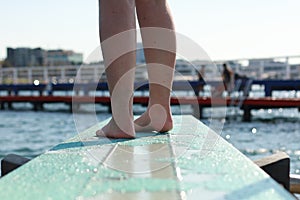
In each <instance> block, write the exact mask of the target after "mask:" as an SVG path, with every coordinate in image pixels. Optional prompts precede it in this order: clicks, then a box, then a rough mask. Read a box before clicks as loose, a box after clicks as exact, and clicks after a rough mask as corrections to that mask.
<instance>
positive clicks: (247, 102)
mask: <svg viewBox="0 0 300 200" xmlns="http://www.w3.org/2000/svg"><path fill="white" fill-rule="evenodd" d="M204 84H205V83H204V82H198V81H176V82H174V84H173V91H184V92H186V93H188V92H192V94H195V95H191V94H189V95H187V96H183V95H180V96H176V97H175V96H173V97H172V98H171V105H192V106H193V108H194V110H196V111H197V113H198V111H199V113H198V114H197V116H199V117H203V114H202V113H203V108H207V107H222V106H223V107H224V106H230V107H238V108H239V109H242V110H243V111H244V112H243V113H244V114H243V121H251V111H252V110H253V109H265V108H298V109H299V111H300V98H299V97H298V98H296V97H295V98H274V97H272V92H273V91H274V90H294V91H299V90H300V81H299V80H286V81H271V80H268V81H260V80H253V81H251V84H256V85H262V86H264V91H265V97H260V98H252V97H248V96H247V95H246V96H243V97H242V98H240V97H238V98H232V99H230V98H229V97H227V98H221V97H214V98H211V97H205V96H197V95H198V93H199V88H201V87H202V86H203V85H204ZM208 84H210V85H211V86H216V85H218V84H220V82H210V83H208ZM245 84H246V82H245V81H242V82H241V88H244V87H245ZM135 88H136V91H140V92H142V93H143V92H147V91H148V89H149V86H148V84H147V83H146V82H138V83H136V84H135ZM0 91H2V93H3V92H4V93H6V94H4V95H3V94H2V95H1V96H0V109H13V104H15V103H21V102H22V103H24V102H29V103H31V104H32V105H33V109H34V110H36V111H38V110H43V105H44V104H50V103H51V104H53V103H65V104H67V105H69V110H70V111H72V110H73V107H72V106H73V105H76V108H79V107H80V105H81V104H90V103H96V104H101V105H105V106H108V111H110V110H111V109H110V99H109V97H108V96H105V95H103V94H104V92H107V91H108V86H107V83H87V84H76V87H75V89H74V84H51V85H46V84H39V85H31V84H24V85H0ZM24 91H28V92H30V93H33V92H37V95H32V94H31V95H28V96H22V95H21V92H24ZM58 91H60V92H62V91H63V92H66V95H64V96H62V95H61V94H60V95H57V94H54V93H55V92H58ZM70 91H73V92H74V93H75V95H76V96H70V93H68V92H70ZM90 91H97V92H100V93H101V92H102V93H101V94H102V95H101V94H100V96H99V94H98V96H90V95H89V93H90ZM79 93H81V96H79V95H80V94H79ZM148 100H149V99H148V97H147V96H146V95H144V96H143V95H142V96H136V97H135V98H134V100H133V103H134V104H140V105H147V104H148Z"/></svg>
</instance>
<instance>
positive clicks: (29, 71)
mask: <svg viewBox="0 0 300 200" xmlns="http://www.w3.org/2000/svg"><path fill="white" fill-rule="evenodd" d="M104 69H105V68H104V65H103V64H94V65H90V64H89V65H71V66H35V67H14V68H13V67H11V68H0V84H32V83H34V81H36V80H37V81H39V83H54V84H57V83H74V82H75V79H76V82H78V83H90V82H104V81H106V75H105V72H104ZM146 78H147V73H146V70H145V67H144V66H139V67H137V68H136V79H137V80H145V79H146Z"/></svg>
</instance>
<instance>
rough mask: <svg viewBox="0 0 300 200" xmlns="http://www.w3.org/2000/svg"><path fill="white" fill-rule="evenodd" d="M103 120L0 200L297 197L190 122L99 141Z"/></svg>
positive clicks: (33, 168)
mask: <svg viewBox="0 0 300 200" xmlns="http://www.w3.org/2000/svg"><path fill="white" fill-rule="evenodd" d="M105 123H106V122H102V123H100V124H97V125H95V126H93V127H91V128H89V129H87V130H86V131H84V132H83V133H80V134H78V135H76V136H75V137H73V138H71V139H69V140H67V141H66V142H64V143H62V144H59V145H57V146H55V147H54V148H52V149H51V150H49V151H48V152H46V153H45V154H42V155H40V156H39V157H37V158H35V159H33V160H32V161H30V162H28V163H26V164H25V165H23V166H22V167H20V168H18V169H16V170H15V171H13V172H11V173H10V174H8V175H6V176H4V177H3V178H1V179H0V188H1V191H0V199H12V200H13V199H25V200H26V199H28V200H29V199H30V200H31V199H256V200H259V199H263V200H265V199H272V200H276V199H294V198H293V196H292V195H291V194H290V193H288V192H287V191H286V190H285V189H284V188H283V187H282V186H280V185H278V184H277V183H276V182H275V181H273V180H272V179H271V178H270V177H269V176H268V175H267V174H265V173H264V172H263V171H262V170H261V169H260V168H259V167H258V166H256V165H255V164H254V163H253V162H252V161H251V160H249V159H248V158H246V157H245V156H244V155H243V154H241V153H240V152H239V151H238V150H236V149H235V148H234V147H233V146H231V145H230V144H229V143H227V142H226V141H225V140H223V139H222V138H221V137H220V136H219V135H217V134H216V133H214V132H213V131H212V130H210V129H209V128H208V127H207V126H205V125H204V124H202V123H201V122H200V121H199V120H196V119H195V118H193V117H191V116H175V117H174V123H175V126H174V129H173V130H172V131H170V132H169V133H165V134H155V133H140V134H138V135H137V138H136V139H133V140H125V139H116V140H108V139H106V138H97V137H95V136H94V135H95V131H96V130H97V129H98V128H99V127H101V126H102V125H103V124H105Z"/></svg>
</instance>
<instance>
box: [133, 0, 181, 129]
mask: <svg viewBox="0 0 300 200" xmlns="http://www.w3.org/2000/svg"><path fill="white" fill-rule="evenodd" d="M136 10H137V16H138V21H139V25H140V27H141V34H142V40H143V44H144V47H146V48H145V49H144V53H145V58H146V62H147V70H148V77H149V93H150V94H149V96H150V99H149V103H148V108H147V111H146V112H145V113H144V114H142V115H141V116H140V117H139V118H138V119H137V120H135V125H136V131H145V130H154V131H160V132H165V131H169V130H171V129H172V127H173V122H172V115H171V108H170V92H171V87H172V82H173V74H174V67H175V59H176V38H175V33H174V25H173V20H172V16H171V14H170V10H169V8H168V5H167V3H166V1H165V0H136ZM150 27H155V28H154V29H151V28H150ZM158 37H164V39H162V38H158ZM159 41H162V42H159ZM157 43H159V44H157ZM155 44H157V46H156V45H155ZM149 47H151V48H149Z"/></svg>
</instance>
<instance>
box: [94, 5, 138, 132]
mask: <svg viewBox="0 0 300 200" xmlns="http://www.w3.org/2000/svg"><path fill="white" fill-rule="evenodd" d="M99 7H100V40H101V47H102V52H103V58H104V62H105V67H106V70H105V72H106V76H107V81H108V86H109V92H110V96H111V106H112V119H111V121H110V122H109V123H108V124H107V125H106V126H104V127H103V128H102V129H100V130H98V131H97V132H96V134H97V135H98V136H106V137H110V138H133V137H135V130H134V124H133V114H132V96H133V83H134V70H133V69H134V67H135V61H136V56H135V52H134V51H132V52H128V53H126V54H124V55H114V54H115V52H117V51H118V49H120V48H121V47H128V46H133V45H135V44H136V34H135V31H131V32H130V33H129V34H125V35H124V36H122V37H118V39H114V38H116V34H119V33H122V34H121V35H123V32H124V31H128V30H132V29H135V23H136V22H135V14H134V13H135V2H134V0H101V1H99ZM111 38H113V39H111Z"/></svg>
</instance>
